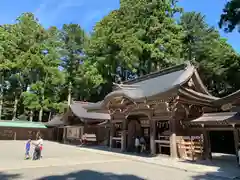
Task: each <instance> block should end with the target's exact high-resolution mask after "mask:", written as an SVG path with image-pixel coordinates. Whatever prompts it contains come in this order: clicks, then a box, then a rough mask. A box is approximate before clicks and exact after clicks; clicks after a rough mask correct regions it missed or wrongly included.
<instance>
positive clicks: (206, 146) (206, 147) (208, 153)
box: [203, 129, 212, 160]
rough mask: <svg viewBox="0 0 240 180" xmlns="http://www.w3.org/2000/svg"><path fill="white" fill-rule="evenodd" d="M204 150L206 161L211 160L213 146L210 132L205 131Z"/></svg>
mask: <svg viewBox="0 0 240 180" xmlns="http://www.w3.org/2000/svg"><path fill="white" fill-rule="evenodd" d="M203 150H204V159H208V160H211V159H212V158H211V144H210V137H209V132H208V131H207V130H206V129H204V130H203Z"/></svg>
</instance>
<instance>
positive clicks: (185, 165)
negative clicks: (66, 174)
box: [0, 141, 240, 180]
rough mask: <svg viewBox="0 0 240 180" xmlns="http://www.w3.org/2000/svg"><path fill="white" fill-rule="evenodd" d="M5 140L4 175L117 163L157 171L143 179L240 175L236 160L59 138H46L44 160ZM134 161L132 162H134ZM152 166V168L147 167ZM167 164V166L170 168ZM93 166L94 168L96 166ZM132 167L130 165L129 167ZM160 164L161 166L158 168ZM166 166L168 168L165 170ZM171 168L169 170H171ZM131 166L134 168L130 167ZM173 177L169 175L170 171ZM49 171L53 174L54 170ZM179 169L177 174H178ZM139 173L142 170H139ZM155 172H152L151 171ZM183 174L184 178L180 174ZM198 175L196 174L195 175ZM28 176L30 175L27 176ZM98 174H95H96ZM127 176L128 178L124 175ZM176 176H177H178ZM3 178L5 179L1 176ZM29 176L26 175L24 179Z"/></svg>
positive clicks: (1, 165) (120, 166)
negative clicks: (131, 150) (138, 151)
mask: <svg viewBox="0 0 240 180" xmlns="http://www.w3.org/2000/svg"><path fill="white" fill-rule="evenodd" d="M0 143H1V153H0V160H1V161H0V177H1V172H4V173H6V172H21V173H22V172H23V173H25V174H29V179H31V177H33V176H34V174H31V172H32V171H31V169H33V171H34V172H35V171H39V174H40V175H41V173H45V170H46V169H52V170H54V171H55V172H56V174H57V172H58V168H60V169H64V168H65V167H68V169H69V170H68V171H70V170H71V167H74V168H73V169H76V170H77V169H78V167H81V169H82V170H83V169H84V167H94V168H96V170H100V169H102V168H104V169H102V170H104V171H109V172H111V168H113V166H114V167H116V168H115V169H113V171H114V172H115V171H117V170H120V169H121V170H122V172H125V173H126V172H127V171H129V172H128V173H135V174H138V173H137V170H138V168H141V169H142V170H141V171H142V172H143V171H144V172H145V171H146V172H145V173H143V174H142V177H145V176H146V174H149V172H148V171H152V173H153V172H154V173H155V175H154V176H153V175H152V178H143V179H151V180H152V179H154V180H155V177H157V174H158V172H159V175H160V174H164V176H166V177H165V178H164V179H157V180H167V179H169V180H171V178H170V177H172V178H173V177H177V178H178V176H177V175H176V174H178V175H179V178H178V179H179V180H180V179H184V180H186V178H187V177H188V179H191V180H192V179H194V180H206V179H210V178H209V177H212V179H234V178H235V177H237V176H240V170H239V169H238V168H237V167H236V166H234V163H233V164H232V165H231V163H217V164H214V163H210V162H209V163H206V162H204V163H203V162H201V163H198V164H197V163H195V164H194V163H189V162H185V161H180V160H174V159H170V158H167V157H139V156H134V155H133V154H131V155H127V154H122V153H117V152H110V151H107V149H106V148H103V149H102V150H100V149H101V148H99V147H98V149H94V148H89V147H76V146H71V145H65V144H59V143H55V142H48V141H45V142H44V150H43V160H40V161H31V160H29V161H28V160H25V161H24V160H23V157H24V144H25V142H23V141H0ZM130 164H132V165H130ZM147 167H149V168H147ZM166 167H167V168H166ZM94 168H93V170H94ZM129 168H130V169H129ZM156 168H159V170H158V169H156ZM163 168H165V170H163ZM167 169H168V170H167ZM130 170H131V171H130ZM167 171H168V172H169V173H173V174H171V175H170V174H169V177H168V176H167V173H166V172H167ZM48 173H50V174H51V171H49V172H48ZM174 173H175V174H174ZM139 174H141V173H140V172H139ZM150 174H151V173H150ZM180 176H181V178H180ZM194 176H196V178H193V177H194ZM26 177H28V176H26ZM92 177H94V176H92ZM123 179H124V178H123ZM174 179H176V178H174ZM1 180H2V179H1ZM24 180H26V179H24Z"/></svg>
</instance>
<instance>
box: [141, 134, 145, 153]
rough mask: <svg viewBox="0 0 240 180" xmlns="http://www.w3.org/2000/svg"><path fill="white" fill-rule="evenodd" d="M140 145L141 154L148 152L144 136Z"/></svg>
mask: <svg viewBox="0 0 240 180" xmlns="http://www.w3.org/2000/svg"><path fill="white" fill-rule="evenodd" d="M140 145H141V153H142V152H144V151H145V150H146V141H145V139H144V137H143V136H142V137H141V138H140Z"/></svg>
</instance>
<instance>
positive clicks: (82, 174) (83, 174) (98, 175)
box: [36, 170, 144, 180]
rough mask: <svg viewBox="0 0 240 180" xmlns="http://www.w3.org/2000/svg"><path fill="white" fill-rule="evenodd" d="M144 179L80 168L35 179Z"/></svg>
mask: <svg viewBox="0 0 240 180" xmlns="http://www.w3.org/2000/svg"><path fill="white" fill-rule="evenodd" d="M67 179H69V180H126V179H127V180H144V179H143V178H140V177H137V176H134V175H128V174H123V175H118V174H112V173H107V172H106V173H102V172H97V171H90V170H82V171H77V172H72V173H68V174H64V175H52V176H46V177H42V178H39V179H36V180H67Z"/></svg>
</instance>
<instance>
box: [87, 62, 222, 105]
mask: <svg viewBox="0 0 240 180" xmlns="http://www.w3.org/2000/svg"><path fill="white" fill-rule="evenodd" d="M193 74H195V77H196V79H197V81H198V84H199V87H200V89H201V93H199V94H200V95H204V96H205V97H204V98H206V99H209V100H216V99H218V98H216V97H214V96H212V95H210V94H209V92H208V91H207V90H206V87H205V86H204V85H203V83H202V81H201V79H200V78H199V75H198V73H197V71H196V69H195V67H194V66H193V65H191V64H190V63H189V62H188V63H185V64H181V65H178V66H174V67H172V68H168V69H164V70H162V71H159V72H156V73H151V74H148V75H146V76H142V77H140V78H137V79H134V80H130V81H127V82H125V83H124V84H119V85H118V88H117V89H116V90H114V91H113V92H111V93H109V94H108V95H107V96H106V97H105V98H104V100H103V101H101V102H97V103H94V104H90V105H83V107H84V108H86V109H88V110H95V109H101V108H103V107H105V106H106V105H107V104H108V102H110V100H111V99H112V98H114V97H125V98H127V99H129V100H132V101H134V102H139V101H143V100H146V99H150V98H151V97H156V96H158V95H163V94H165V93H166V92H170V91H171V92H173V93H174V92H178V89H179V88H180V86H181V85H183V84H184V83H186V82H187V81H188V80H189V79H190V78H191V77H192V76H193Z"/></svg>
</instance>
